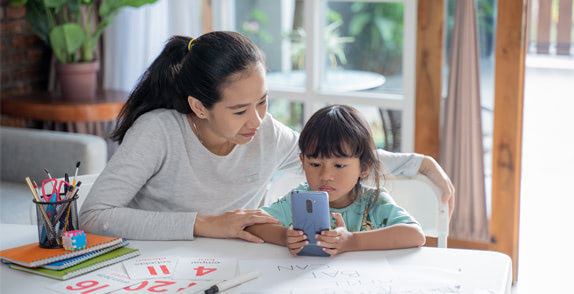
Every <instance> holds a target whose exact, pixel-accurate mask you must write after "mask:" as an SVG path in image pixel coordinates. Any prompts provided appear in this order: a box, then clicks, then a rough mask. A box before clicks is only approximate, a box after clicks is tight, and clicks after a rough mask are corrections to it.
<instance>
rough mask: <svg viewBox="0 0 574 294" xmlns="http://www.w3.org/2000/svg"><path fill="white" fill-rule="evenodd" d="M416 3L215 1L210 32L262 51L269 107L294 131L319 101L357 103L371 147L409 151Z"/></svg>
mask: <svg viewBox="0 0 574 294" xmlns="http://www.w3.org/2000/svg"><path fill="white" fill-rule="evenodd" d="M416 3H417V2H416V1H415V0H405V1H353V0H347V1H338V0H337V1H326V0H218V1H217V0H216V1H214V2H213V11H214V15H213V19H214V26H213V28H214V30H232V31H237V32H240V33H242V34H244V35H245V36H247V37H249V38H250V39H251V40H253V41H254V42H255V43H256V44H257V45H258V46H259V47H260V48H261V49H262V50H263V52H265V55H266V63H267V64H266V65H267V68H268V73H267V83H268V87H269V93H270V105H269V106H270V107H269V112H270V113H271V114H272V115H273V116H274V117H275V118H277V119H279V120H280V121H282V122H283V123H285V124H286V125H288V126H290V127H292V128H293V129H295V130H300V129H301V128H302V126H303V124H304V122H305V121H306V120H307V119H308V118H309V117H310V116H311V115H312V114H313V113H314V112H315V111H316V110H318V109H319V108H321V107H322V106H324V105H327V104H335V103H339V104H349V105H353V106H355V107H357V108H358V109H359V110H360V111H361V112H362V113H363V114H364V115H365V116H366V117H367V120H368V121H369V122H370V124H371V128H372V130H373V133H374V135H375V140H376V144H377V146H379V147H381V148H385V149H387V150H392V151H403V152H412V151H413V150H414V95H415V88H414V87H415V51H416Z"/></svg>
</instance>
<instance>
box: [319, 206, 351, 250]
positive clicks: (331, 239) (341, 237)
mask: <svg viewBox="0 0 574 294" xmlns="http://www.w3.org/2000/svg"><path fill="white" fill-rule="evenodd" d="M331 215H332V216H333V218H335V229H334V230H329V231H323V232H321V235H317V236H316V238H317V240H319V241H318V242H317V245H318V246H321V247H323V250H324V251H325V252H327V253H329V254H331V255H335V254H339V253H343V252H345V251H347V248H348V245H349V243H350V241H351V239H352V237H353V233H351V232H349V231H347V228H346V227H345V221H344V220H343V216H341V214H340V213H331Z"/></svg>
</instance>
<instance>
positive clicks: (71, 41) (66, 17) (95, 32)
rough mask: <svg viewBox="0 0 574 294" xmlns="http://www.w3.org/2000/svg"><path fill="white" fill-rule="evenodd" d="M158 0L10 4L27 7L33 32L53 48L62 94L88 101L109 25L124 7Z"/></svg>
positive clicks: (27, 0) (17, 1)
mask: <svg viewBox="0 0 574 294" xmlns="http://www.w3.org/2000/svg"><path fill="white" fill-rule="evenodd" d="M156 1H157V0H10V5H12V6H25V7H26V20H27V21H28V23H29V24H30V27H31V28H32V31H33V32H34V33H35V34H36V35H38V36H39V37H40V39H42V40H43V41H44V42H45V43H46V44H48V46H50V48H52V51H53V52H54V55H55V56H56V59H57V61H58V62H57V64H56V73H57V75H58V78H59V80H60V87H61V90H62V97H63V98H64V99H66V100H89V99H93V98H94V97H95V92H96V74H97V71H98V70H99V61H98V60H97V59H96V58H95V56H94V55H95V54H94V53H95V48H96V44H98V41H99V39H100V37H101V36H102V33H103V32H104V29H105V28H106V26H107V25H108V24H110V23H111V22H112V21H113V19H114V17H115V16H116V15H117V13H118V12H119V10H120V9H121V8H123V7H126V6H130V7H140V6H142V5H144V4H149V3H154V2H156ZM98 18H99V21H97V20H98ZM69 79H71V80H69Z"/></svg>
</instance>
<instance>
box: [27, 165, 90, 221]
mask: <svg viewBox="0 0 574 294" xmlns="http://www.w3.org/2000/svg"><path fill="white" fill-rule="evenodd" d="M99 175H100V174H99V173H98V174H90V175H81V176H78V179H77V181H81V182H82V185H81V186H80V188H79V190H78V195H79V197H78V200H76V207H77V208H78V213H79V212H80V211H79V210H80V208H81V207H82V204H83V203H84V201H85V200H86V196H88V193H89V192H90V190H91V189H92V185H93V184H94V182H95V181H96V179H97V178H98V176H99ZM61 180H63V178H60V179H58V181H61ZM37 221H38V220H37V216H36V206H35V204H34V203H32V206H30V223H31V224H33V225H35V224H36V223H37Z"/></svg>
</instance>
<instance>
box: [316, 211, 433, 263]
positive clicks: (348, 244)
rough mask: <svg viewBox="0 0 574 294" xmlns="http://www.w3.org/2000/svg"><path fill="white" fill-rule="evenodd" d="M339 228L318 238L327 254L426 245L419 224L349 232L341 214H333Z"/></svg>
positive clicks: (323, 233) (325, 232)
mask: <svg viewBox="0 0 574 294" xmlns="http://www.w3.org/2000/svg"><path fill="white" fill-rule="evenodd" d="M333 216H334V217H335V220H336V223H337V225H336V226H337V228H336V229H335V230H330V231H323V232H322V233H321V235H320V236H319V235H318V236H317V239H318V240H319V242H318V244H317V245H319V246H322V247H324V248H325V249H324V250H325V252H327V253H329V254H331V255H335V254H339V253H343V252H346V251H360V250H383V249H399V248H410V247H420V246H422V245H424V244H425V241H426V239H425V235H424V234H423V232H422V230H421V228H420V226H419V225H417V224H396V225H392V226H389V227H385V228H381V229H377V230H372V231H364V232H349V231H347V229H346V228H345V223H344V221H343V218H342V216H341V215H340V214H338V213H335V214H333Z"/></svg>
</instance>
